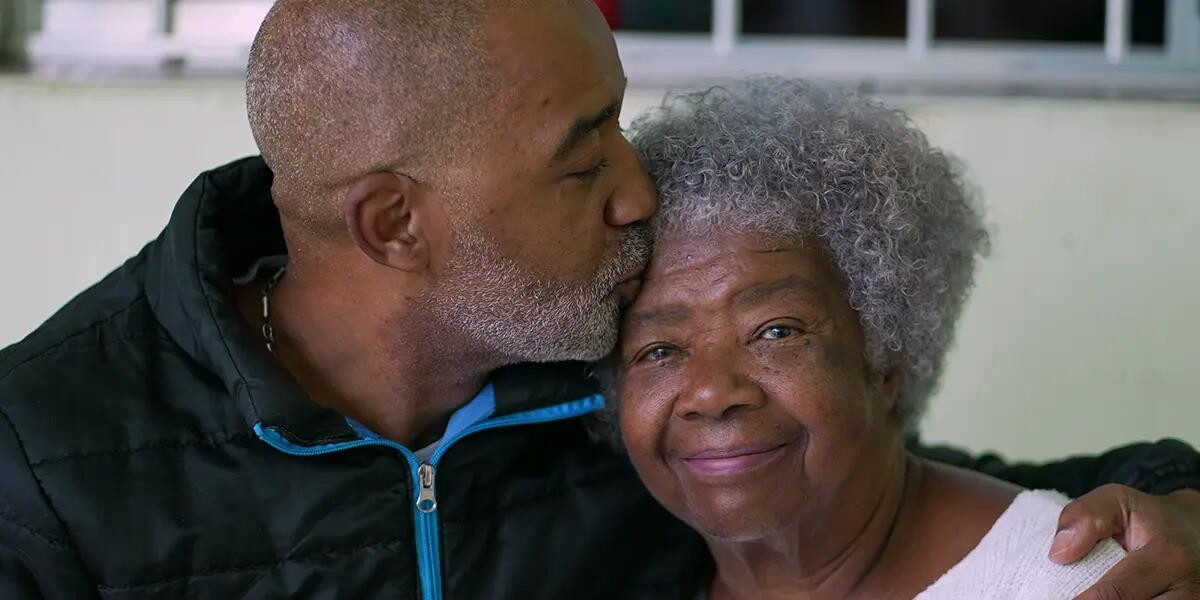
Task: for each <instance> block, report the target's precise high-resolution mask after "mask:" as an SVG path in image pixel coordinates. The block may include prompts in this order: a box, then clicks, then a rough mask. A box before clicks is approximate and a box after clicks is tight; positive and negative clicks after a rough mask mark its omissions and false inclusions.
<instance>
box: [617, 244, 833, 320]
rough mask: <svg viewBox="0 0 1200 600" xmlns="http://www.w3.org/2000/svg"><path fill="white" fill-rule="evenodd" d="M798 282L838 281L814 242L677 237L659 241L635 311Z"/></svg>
mask: <svg viewBox="0 0 1200 600" xmlns="http://www.w3.org/2000/svg"><path fill="white" fill-rule="evenodd" d="M784 280H788V281H799V282H802V283H804V284H805V285H803V286H799V287H801V288H808V291H810V292H812V291H817V290H814V289H813V288H823V287H826V284H829V283H834V278H833V277H832V275H831V274H830V273H828V271H827V269H826V267H825V261H824V260H823V259H822V255H821V253H820V251H819V250H818V249H817V247H816V245H814V244H805V245H800V244H792V245H790V246H781V245H780V244H771V243H767V242H765V241H764V240H761V239H755V238H754V237H753V236H738V235H715V236H712V235H707V236H706V235H697V236H686V237H685V236H676V237H674V238H672V239H668V240H663V241H660V242H659V243H657V244H656V245H655V255H654V257H653V258H652V259H651V262H650V266H649V268H648V269H647V270H646V273H645V275H644V283H643V286H642V290H641V293H640V294H639V296H638V299H637V301H636V302H635V303H634V305H633V307H632V311H633V312H637V311H638V310H639V309H642V310H645V309H649V308H651V307H655V306H659V305H662V304H668V303H670V304H683V305H696V304H701V303H705V302H709V301H713V302H716V301H720V302H729V301H732V300H733V299H735V298H738V297H739V296H743V295H745V294H746V292H747V291H748V290H750V289H752V288H756V287H760V286H764V285H769V284H771V283H772V282H776V281H784Z"/></svg>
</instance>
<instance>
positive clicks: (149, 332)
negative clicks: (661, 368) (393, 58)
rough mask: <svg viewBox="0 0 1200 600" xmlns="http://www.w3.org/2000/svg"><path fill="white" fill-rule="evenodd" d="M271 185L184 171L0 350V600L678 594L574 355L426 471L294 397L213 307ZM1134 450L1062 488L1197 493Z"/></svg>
mask: <svg viewBox="0 0 1200 600" xmlns="http://www.w3.org/2000/svg"><path fill="white" fill-rule="evenodd" d="M270 182H271V176H270V173H269V172H268V171H267V169H266V167H265V166H264V165H263V163H262V161H261V160H259V159H246V160H243V161H239V162H235V163H233V164H231V165H228V166H225V167H222V168H220V169H217V170H215V171H212V172H209V173H206V174H204V175H202V176H201V177H200V178H198V179H197V180H196V182H195V183H194V184H193V185H192V187H191V188H190V189H189V190H188V191H187V192H186V193H185V194H184V195H183V197H182V199H181V200H180V201H179V204H178V206H177V207H176V209H175V213H174V215H173V216H172V218H171V222H170V224H169V225H168V226H167V228H166V230H165V231H164V232H163V234H162V235H161V236H160V237H159V238H158V239H157V240H155V241H153V242H152V243H150V244H149V245H148V246H147V247H146V248H145V249H144V250H143V251H142V252H141V253H140V254H139V255H138V256H136V257H134V258H132V259H131V260H129V261H128V262H127V263H126V264H125V265H124V266H122V267H121V268H120V269H118V270H117V271H115V272H114V273H112V274H111V275H110V276H108V277H107V278H106V279H105V280H104V281H102V282H100V283H99V284H97V285H96V286H94V287H92V288H91V289H89V290H87V291H86V292H84V293H83V294H81V295H80V296H79V297H78V298H76V299H75V300H73V301H72V302H71V303H70V304H68V305H67V306H66V307H64V308H63V309H62V310H61V311H59V312H58V314H56V315H55V316H54V317H52V318H51V319H50V321H49V322H47V323H46V324H45V325H43V326H42V327H41V328H39V329H38V330H37V331H35V332H34V333H33V334H32V335H30V336H29V337H28V338H26V339H25V340H24V341H22V342H21V343H19V344H17V345H15V346H12V347H9V348H7V349H5V350H3V352H2V353H0V598H5V599H9V598H24V597H42V596H44V597H48V598H71V599H74V598H91V597H104V598H113V599H116V598H122V599H123V598H171V599H176V598H218V599H226V598H241V597H250V598H283V597H296V598H441V597H445V598H456V599H457V598H469V599H474V598H522V599H525V598H606V599H607V598H656V599H657V598H688V597H691V596H692V594H693V593H694V592H695V590H694V589H692V588H693V587H694V584H695V582H696V581H697V580H698V579H697V577H696V574H697V573H699V572H702V571H703V569H705V568H706V565H707V559H706V558H705V556H706V554H705V551H704V549H703V546H702V544H700V542H699V541H698V539H697V538H696V537H695V536H694V534H692V533H691V532H690V531H689V530H687V529H686V528H685V527H684V526H682V525H681V524H679V523H678V522H676V521H675V520H673V519H672V518H671V517H670V516H669V515H667V514H666V513H665V512H664V511H663V510H662V509H660V508H659V507H658V506H657V505H656V504H655V503H654V501H653V500H652V499H651V498H650V497H649V496H648V495H647V494H646V492H645V491H644V490H643V489H642V487H641V486H640V484H639V483H638V482H637V479H636V477H635V475H634V473H633V472H632V470H631V469H630V467H629V466H628V464H627V462H626V461H625V460H624V459H623V458H622V457H620V456H619V455H617V454H615V453H613V452H612V451H611V450H609V449H608V448H607V447H606V446H605V445H604V444H598V443H594V442H593V441H592V440H591V439H590V438H589V436H588V435H587V432H586V430H585V428H584V426H583V424H582V420H581V419H579V418H577V417H579V416H580V415H582V414H584V413H587V412H590V411H592V410H594V409H595V408H597V407H598V406H599V398H598V397H596V396H594V395H593V393H594V391H593V390H592V389H591V388H590V387H589V386H587V385H586V384H585V383H584V378H583V377H582V376H581V375H582V371H581V369H580V367H579V366H578V365H556V366H542V367H515V368H511V369H508V370H506V371H503V372H501V373H499V374H497V375H496V377H495V378H494V380H493V382H492V385H491V386H489V388H488V389H487V390H485V393H484V394H482V395H481V397H480V398H478V399H476V401H473V402H472V403H471V404H470V405H469V406H471V407H473V408H472V409H471V410H472V411H473V412H472V414H470V415H466V416H467V417H469V418H468V419H467V422H466V425H465V428H460V431H459V433H458V434H456V435H454V436H452V437H453V438H455V439H454V440H453V441H452V443H449V444H448V445H447V448H448V451H445V452H444V454H441V455H435V456H434V458H433V459H432V460H431V461H430V462H431V463H432V464H431V466H422V464H421V463H420V462H419V461H418V460H417V459H416V458H415V457H414V456H413V455H412V454H411V453H410V452H408V450H406V449H404V448H402V447H399V446H398V445H395V444H391V443H389V442H386V441H384V440H380V439H377V438H374V437H372V436H371V435H370V434H369V433H368V432H363V431H360V430H359V429H357V428H355V427H354V426H353V425H352V424H351V423H348V422H347V420H346V419H344V418H342V417H341V416H340V415H338V414H335V413H333V412H331V411H328V410H325V409H322V408H320V407H318V406H316V405H314V404H312V403H310V402H308V401H307V400H306V399H305V397H304V395H303V394H302V393H301V392H300V390H299V389H298V388H297V386H296V384H295V383H294V382H293V381H292V380H291V379H290V378H289V377H288V376H287V374H286V373H285V372H283V371H282V370H281V369H280V368H279V367H278V366H277V365H276V363H275V362H274V361H273V360H272V358H271V356H270V355H269V354H268V353H267V352H266V351H265V350H264V349H263V345H262V344H261V343H260V339H259V338H258V337H257V332H255V331H253V330H252V329H251V328H249V327H247V326H246V325H245V324H244V322H243V321H242V319H241V318H240V317H239V315H238V313H237V312H236V309H235V307H234V305H233V302H232V296H231V294H232V281H231V274H233V273H241V272H243V271H244V270H246V269H247V267H248V266H249V265H250V264H251V263H252V262H253V261H254V260H256V259H257V258H259V257H263V256H268V255H272V254H277V253H281V252H284V251H285V248H284V247H283V241H282V237H281V235H280V232H279V223H278V215H277V214H276V213H275V210H274V207H273V206H272V204H271V201H270V195H269V188H270ZM476 409H478V410H476ZM464 410H465V409H464ZM1134 452H1135V454H1136V456H1133V457H1129V458H1128V459H1126V460H1122V461H1120V464H1118V465H1110V464H1109V463H1107V462H1106V461H1105V460H1103V459H1095V460H1092V461H1090V462H1089V463H1088V468H1094V469H1095V474H1094V476H1093V477H1091V478H1090V480H1088V481H1084V482H1082V484H1081V485H1084V486H1087V487H1090V486H1091V485H1094V484H1097V483H1102V482H1104V481H1106V480H1107V478H1108V474H1110V473H1122V472H1126V471H1129V469H1130V467H1129V465H1130V464H1135V465H1149V466H1150V467H1155V466H1156V465H1157V466H1161V465H1162V464H1169V465H1173V466H1172V468H1174V469H1175V471H1173V473H1174V476H1175V477H1176V479H1177V480H1178V481H1179V482H1182V483H1179V485H1191V484H1193V483H1195V482H1196V478H1195V474H1196V472H1197V471H1200V468H1197V465H1195V464H1194V463H1188V462H1187V461H1189V460H1193V459H1194V455H1193V454H1192V453H1191V452H1190V450H1189V449H1187V448H1186V447H1179V448H1177V447H1174V446H1170V447H1165V446H1161V447H1154V446H1144V447H1141V449H1140V450H1135V451H1134ZM992 466H993V467H995V466H996V465H992ZM1150 467H1147V468H1150ZM1121 469H1125V471H1122V470H1121ZM1188 469H1192V470H1191V471H1189V470H1188ZM992 470H993V472H997V473H999V474H1001V475H1003V474H1004V473H1003V469H997V468H993V469H992ZM1034 472H1037V473H1048V472H1050V471H1044V470H1040V471H1039V470H1036V469H1035V470H1034ZM1139 473H1141V471H1139ZM1188 477H1191V479H1188ZM422 480H424V481H425V485H422V484H421V481H422ZM1146 481H1147V482H1153V481H1161V478H1158V479H1155V478H1154V477H1150V478H1149V479H1147V480H1146ZM1127 483H1136V482H1133V481H1127ZM1172 485H1174V483H1173V484H1172ZM1068 491H1073V492H1076V493H1078V491H1079V490H1068ZM421 499H424V500H425V502H424V503H422V504H420V505H419V503H418V500H421ZM435 502H436V504H435Z"/></svg>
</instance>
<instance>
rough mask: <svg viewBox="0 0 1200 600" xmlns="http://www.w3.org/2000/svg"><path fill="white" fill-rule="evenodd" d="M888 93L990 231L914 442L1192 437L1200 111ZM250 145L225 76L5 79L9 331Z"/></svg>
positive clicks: (119, 254)
mask: <svg viewBox="0 0 1200 600" xmlns="http://www.w3.org/2000/svg"><path fill="white" fill-rule="evenodd" d="M656 97H657V92H649V91H645V92H634V93H631V95H630V98H629V102H628V105H629V109H628V110H627V115H632V114H633V113H636V112H637V111H639V110H641V108H642V107H644V106H645V105H646V104H647V103H648V102H652V101H654V99H655V98H656ZM899 102H900V103H902V104H904V105H905V106H906V107H908V108H909V109H910V111H911V113H912V114H913V116H914V118H915V120H916V121H917V122H918V123H919V124H920V125H921V126H922V127H924V128H925V129H926V131H927V132H928V133H929V135H930V137H931V138H932V139H933V140H934V141H935V143H938V144H941V145H943V146H945V147H947V148H949V149H951V150H953V151H954V152H955V153H957V154H958V155H960V156H961V157H962V158H963V159H964V160H965V161H966V162H967V163H968V165H969V168H970V171H971V173H972V174H973V178H974V180H975V181H976V182H977V183H978V184H979V185H980V187H981V188H982V189H983V191H984V194H985V198H986V200H987V203H988V205H989V207H990V217H991V222H992V223H993V225H994V230H995V236H994V250H993V253H992V255H991V257H990V258H988V259H986V260H985V261H984V262H983V263H982V264H981V265H980V267H979V273H978V282H979V286H978V288H977V290H976V293H975V295H974V297H973V299H972V301H971V303H970V304H969V306H968V308H967V313H966V315H965V317H964V320H963V322H962V324H961V326H960V328H959V343H958V345H957V347H956V349H955V350H954V352H953V353H952V354H951V356H950V362H949V365H948V368H947V378H946V380H945V386H944V388H943V390H942V392H941V393H940V394H939V396H938V397H937V398H935V399H934V401H933V408H932V410H931V412H930V415H929V417H928V419H927V421H926V424H925V427H924V430H925V433H926V436H927V437H928V438H930V439H932V440H939V441H949V442H953V443H957V444H960V445H965V446H968V447H972V448H979V449H984V448H992V449H997V450H1000V451H1002V452H1004V453H1006V454H1008V455H1010V456H1014V457H1028V458H1044V457H1051V456H1061V455H1065V454H1068V453H1073V452H1084V451H1095V450H1100V449H1103V448H1106V447H1108V446H1111V445H1114V444H1116V443H1121V442H1126V441H1131V440H1137V439H1144V438H1158V437H1163V436H1174V437H1180V438H1183V439H1185V440H1187V441H1189V442H1191V443H1193V444H1197V445H1200V394H1198V393H1197V392H1196V388H1195V386H1194V385H1193V379H1192V378H1193V376H1194V375H1195V374H1196V373H1200V358H1198V354H1197V351H1196V347H1195V344H1194V343H1193V342H1194V340H1196V339H1198V338H1200V281H1198V276H1200V191H1197V190H1198V188H1197V186H1196V180H1197V176H1198V175H1200V150H1198V149H1197V146H1198V145H1200V104H1162V103H1138V102H1099V101H1078V100H1025V99H936V100H913V99H901V100H899ZM253 151H254V145H253V142H252V140H251V139H250V135H249V130H248V128H247V126H246V124H245V118H244V115H243V107H242V95H241V87H240V84H239V83H238V82H235V81H229V80H211V81H197V80H190V81H177V82H170V81H161V80H159V81H143V82H135V83H125V84H115V83H55V84H48V83H39V82H31V81H29V80H24V79H15V78H9V79H3V78H0V210H2V211H3V212H2V213H0V214H3V215H4V216H3V218H0V281H2V282H4V286H3V290H4V292H3V295H2V296H0V298H3V299H2V300H0V309H2V310H0V344H5V343H8V342H11V341H16V340H17V339H19V338H20V337H21V336H22V335H24V333H26V332H28V331H29V330H30V329H32V328H33V327H35V326H36V325H37V323H39V322H40V321H41V320H42V319H44V318H45V317H46V316H48V315H49V314H50V313H51V312H52V311H53V310H54V309H55V308H56V307H57V306H59V305H60V304H62V303H63V302H64V301H66V300H67V299H69V298H70V297H71V296H72V295H73V294H74V293H76V292H77V291H79V290H80V289H81V288H82V287H83V286H85V285H86V284H87V283H89V282H91V281H94V280H95V279H97V278H99V277H100V276H101V275H103V274H104V273H105V272H107V271H108V270H109V269H111V268H112V267H113V266H115V265H116V264H118V263H119V262H120V261H121V260H123V259H124V258H125V257H126V256H128V255H130V254H132V253H133V252H136V251H137V249H138V248H139V247H140V246H141V245H142V244H143V243H144V242H145V241H147V240H148V239H150V238H151V237H153V236H154V235H156V234H157V232H158V231H159V230H160V229H161V227H162V225H163V224H164V223H165V221H166V218H167V216H168V214H169V212H170V210H171V206H172V204H173V203H174V200H175V197H176V196H177V195H178V194H179V192H180V191H182V190H183V188H184V187H185V186H186V185H187V184H188V183H189V182H190V180H191V178H192V177H193V176H194V175H195V174H196V173H197V172H198V171H200V170H202V169H204V168H206V167H209V166H213V165H216V164H218V163H221V162H224V161H226V160H228V159H231V158H235V157H237V156H240V155H242V154H247V153H252V152H253Z"/></svg>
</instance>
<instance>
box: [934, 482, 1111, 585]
mask: <svg viewBox="0 0 1200 600" xmlns="http://www.w3.org/2000/svg"><path fill="white" fill-rule="evenodd" d="M1067 501H1068V500H1067V497H1066V496H1063V495H1062V494H1059V493H1058V492H1052V491H1047V490H1032V491H1026V492H1021V493H1020V494H1019V495H1018V496H1017V497H1016V499H1014V500H1013V502H1012V504H1011V505H1010V506H1009V507H1008V510H1005V511H1004V514H1002V515H1000V518H999V519H997V520H996V524H995V525H993V526H992V528H991V530H990V531H988V532H987V535H985V536H983V539H982V540H980V541H979V545H978V546H976V547H975V549H974V550H972V551H971V552H969V553H968V554H967V555H966V556H965V557H964V558H963V559H962V561H960V562H959V563H958V564H956V565H954V566H953V567H951V568H950V570H949V571H946V574H945V575H942V577H941V578H940V579H938V580H937V582H936V583H934V584H933V585H931V586H929V587H928V588H926V590H925V591H924V592H921V593H920V594H919V595H918V596H917V597H916V598H915V599H914V600H958V599H964V598H970V599H971V600H1001V599H1003V600H1069V599H1070V598H1074V597H1075V596H1076V595H1078V594H1079V593H1080V592H1082V591H1083V590H1086V589H1087V588H1089V587H1091V585H1092V584H1093V583H1096V582H1097V581H1098V580H1099V579H1100V578H1101V577H1102V576H1103V575H1104V574H1105V573H1107V572H1108V570H1109V569H1111V568H1112V567H1113V565H1115V564H1117V562H1118V561H1120V560H1121V559H1122V558H1124V557H1125V551H1124V550H1123V549H1121V546H1120V545H1119V544H1117V543H1116V542H1114V541H1113V540H1111V539H1108V540H1104V541H1103V542H1101V543H1100V544H1099V545H1097V546H1096V547H1095V548H1094V549H1093V550H1092V552H1091V553H1090V554H1088V555H1087V556H1086V557H1084V558H1083V559H1082V560H1080V561H1079V562H1077V563H1075V564H1071V565H1066V566H1062V565H1058V564H1055V563H1052V562H1050V559H1049V558H1047V556H1048V555H1049V553H1050V543H1051V542H1052V541H1053V540H1054V533H1055V527H1056V525H1057V524H1058V515H1059V513H1060V512H1061V511H1062V508H1063V506H1065V505H1066V504H1067Z"/></svg>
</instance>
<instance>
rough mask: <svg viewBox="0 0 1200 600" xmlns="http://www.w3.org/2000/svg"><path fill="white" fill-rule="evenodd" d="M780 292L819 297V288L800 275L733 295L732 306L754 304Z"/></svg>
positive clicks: (753, 287) (790, 276) (762, 284)
mask: <svg viewBox="0 0 1200 600" xmlns="http://www.w3.org/2000/svg"><path fill="white" fill-rule="evenodd" d="M782 292H802V293H803V294H805V295H810V296H814V297H817V298H820V297H821V288H820V287H818V286H817V285H816V284H815V283H813V282H812V281H810V280H809V279H807V278H805V277H803V276H801V275H789V276H787V277H780V278H779V279H776V280H774V281H768V282H766V283H760V284H758V285H754V286H751V287H748V288H746V289H744V290H742V291H740V292H738V293H736V294H734V295H733V304H734V306H737V305H739V304H755V303H757V302H761V301H762V300H763V299H765V298H768V297H770V296H774V295H775V294H779V293H782Z"/></svg>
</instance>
